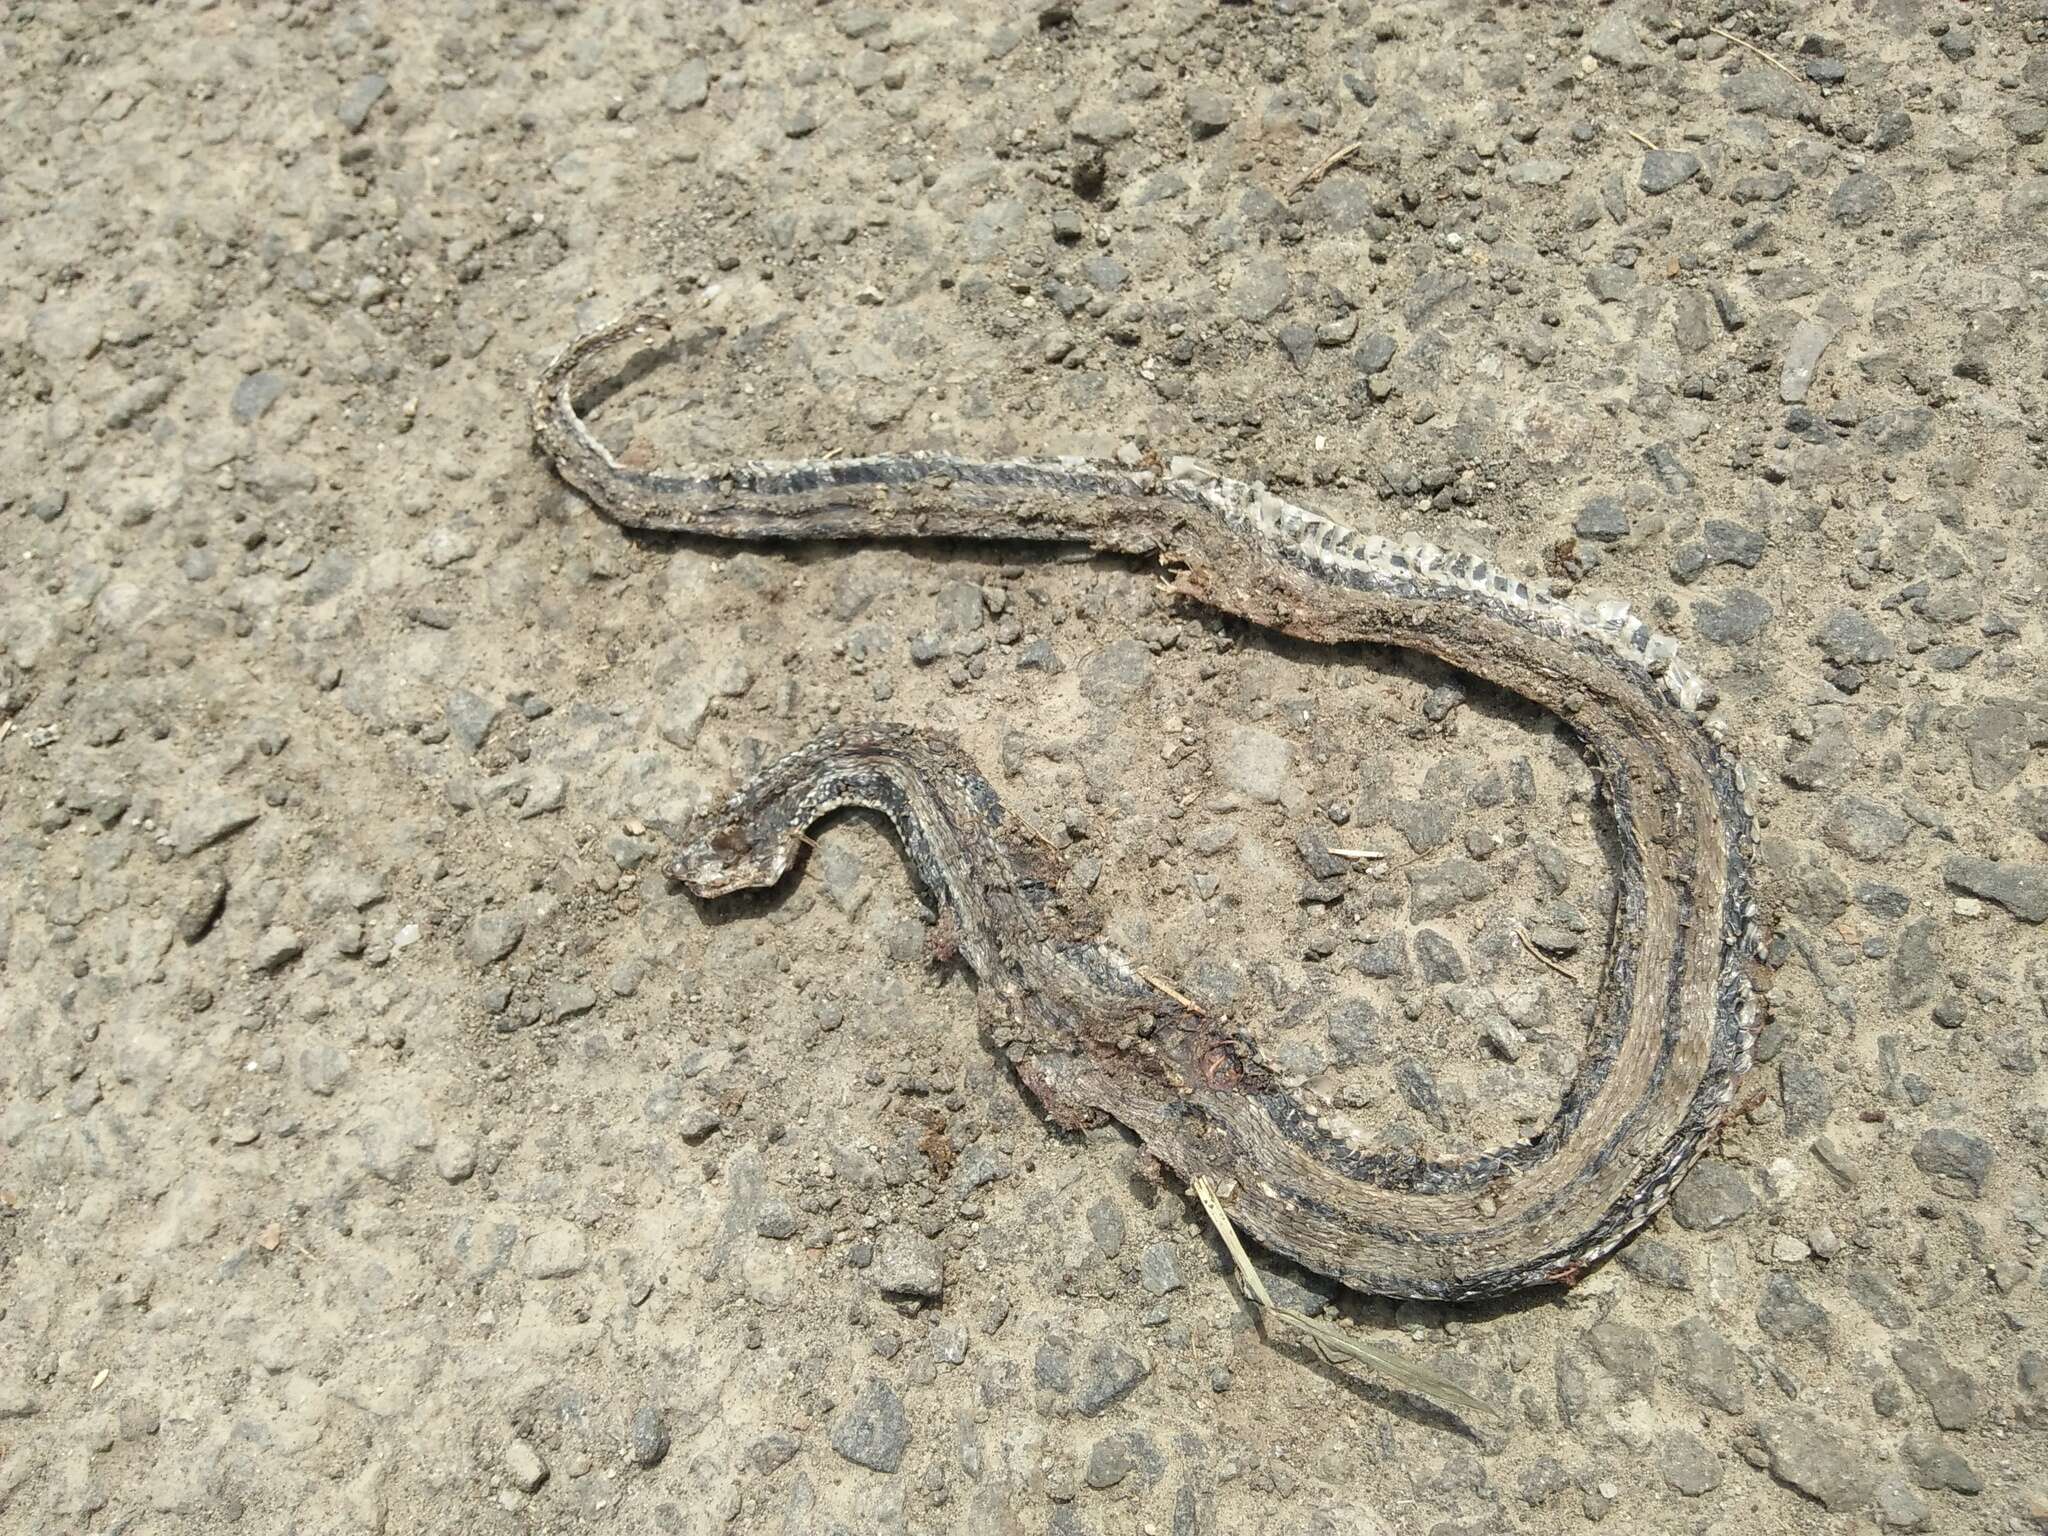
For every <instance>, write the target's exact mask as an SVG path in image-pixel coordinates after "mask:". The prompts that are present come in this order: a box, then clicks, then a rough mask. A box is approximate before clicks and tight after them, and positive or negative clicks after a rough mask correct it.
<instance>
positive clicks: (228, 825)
mask: <svg viewBox="0 0 2048 1536" xmlns="http://www.w3.org/2000/svg"><path fill="white" fill-rule="evenodd" d="M262 814H263V807H262V806H260V805H258V804H257V803H256V802H255V801H254V800H249V799H244V798H242V797H241V796H239V795H216V796H215V797H213V798H212V799H210V800H202V801H201V802H200V803H199V804H197V805H192V806H187V807H186V808H185V809H184V810H182V811H180V812H178V814H177V815H175V816H173V817H172V818H171V825H170V829H169V831H170V838H171V848H172V849H173V851H175V852H176V853H177V854H178V856H179V857H180V858H190V857H191V856H192V855H193V854H195V853H198V852H199V851H200V850H201V849H204V848H211V847H212V846H213V845H214V844H215V843H218V842H220V841H222V840H223V839H224V838H228V837H232V836H233V835H234V834H235V833H237V832H239V831H241V830H242V828H244V827H246V826H248V825H249V824H250V823H251V822H253V821H254V820H256V818H257V817H259V816H261V815H262Z"/></svg>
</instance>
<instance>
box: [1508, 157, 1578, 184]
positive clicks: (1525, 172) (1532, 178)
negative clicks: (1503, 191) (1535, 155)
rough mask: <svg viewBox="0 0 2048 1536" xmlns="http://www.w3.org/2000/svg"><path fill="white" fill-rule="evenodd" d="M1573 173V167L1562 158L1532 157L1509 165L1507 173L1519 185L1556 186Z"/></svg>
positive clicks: (1510, 179) (1511, 180)
mask: <svg viewBox="0 0 2048 1536" xmlns="http://www.w3.org/2000/svg"><path fill="white" fill-rule="evenodd" d="M1571 173H1572V168H1571V167H1570V166H1569V165H1567V164H1566V163H1565V162H1564V161H1562V160H1543V159H1532V160H1522V161H1518V162H1516V163H1515V164H1514V165H1511V166H1509V167H1508V168H1507V173H1506V174H1507V179H1508V180H1509V181H1510V182H1512V183H1513V184H1514V185H1516V186H1518V187H1554V186H1556V185H1557V184H1558V183H1559V182H1561V181H1563V180H1564V179H1565V177H1567V176H1569V175H1571Z"/></svg>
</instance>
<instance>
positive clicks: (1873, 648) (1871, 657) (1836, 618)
mask: <svg viewBox="0 0 2048 1536" xmlns="http://www.w3.org/2000/svg"><path fill="white" fill-rule="evenodd" d="M1812 638H1813V643H1814V644H1815V645H1817V646H1819V647H1820V651H1821V654H1822V655H1823V656H1825V657H1827V659H1828V660H1829V661H1832V662H1834V663H1835V664H1836V665H1838V666H1839V665H1842V664H1844V663H1848V662H1855V663H1857V664H1859V665H1862V666H1870V665H1872V664H1874V663H1876V662H1880V661H1889V660H1890V659H1891V658H1892V655H1893V651H1894V648H1893V645H1892V642H1891V641H1890V640H1889V639H1888V638H1886V636H1885V634H1884V631H1882V630H1880V629H1879V628H1878V627H1877V626H1876V625H1875V624H1873V623H1871V622H1870V620H1868V619H1866V618H1865V617H1864V616H1863V615H1862V614H1860V613H1858V612H1857V611H1856V610H1855V609H1853V608H1837V609H1836V610H1835V611H1834V612H1833V613H1831V614H1829V615H1828V616H1827V617H1826V618H1825V619H1823V620H1822V621H1821V624H1820V627H1819V628H1818V629H1816V630H1815V631H1814V632H1813V636H1812Z"/></svg>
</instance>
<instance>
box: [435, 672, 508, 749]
mask: <svg viewBox="0 0 2048 1536" xmlns="http://www.w3.org/2000/svg"><path fill="white" fill-rule="evenodd" d="M503 713H504V707H503V706H502V705H498V704H493V703H491V702H490V700H488V699H484V698H480V697H478V696H477V695H476V694H474V693H471V692H470V691H469V690H468V689H467V688H458V689H456V690H455V692H453V693H451V694H449V695H448V704H447V709H446V714H447V718H448V734H449V735H451V736H453V737H454V738H455V739H456V741H458V742H459V743H461V744H462V746H463V747H465V748H466V749H467V750H469V751H471V752H474V751H476V750H477V749H478V748H479V747H481V746H482V745H483V744H484V740H485V738H486V737H488V736H489V735H490V734H491V727H492V726H493V725H495V724H497V723H498V716H499V715H501V714H503Z"/></svg>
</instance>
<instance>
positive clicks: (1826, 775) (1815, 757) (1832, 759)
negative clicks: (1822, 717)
mask: <svg viewBox="0 0 2048 1536" xmlns="http://www.w3.org/2000/svg"><path fill="white" fill-rule="evenodd" d="M1857 761H1858V759H1857V756H1856V748H1855V745H1854V744H1853V743H1852V742H1851V741H1850V740H1849V738H1848V737H1847V736H1846V735H1844V734H1843V733H1842V732H1840V731H1832V730H1831V731H1826V732H1823V733H1822V734H1820V735H1819V736H1817V737H1816V738H1815V739H1814V740H1812V741H1810V742H1808V743H1807V744H1806V745H1805V746H1804V747H1802V748H1801V749H1800V750H1799V751H1797V752H1795V753H1793V754H1792V756H1791V757H1789V758H1787V759H1786V761H1785V766H1784V768H1783V769H1782V770H1780V773H1779V777H1781V778H1782V779H1784V781H1785V782H1786V783H1787V784H1790V785H1791V786H1792V787H1793V788H1794V789H1806V790H1814V789H1833V788H1834V787H1835V786H1836V785H1838V784H1840V783H1841V782H1842V781H1843V780H1844V779H1846V778H1847V777H1848V776H1849V775H1850V774H1851V773H1853V772H1855V770H1856V764H1857ZM1897 915H1898V916H1900V917H1904V916H1905V913H1904V911H1903V910H1902V911H1900V912H1899V913H1898V914H1897Z"/></svg>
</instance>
